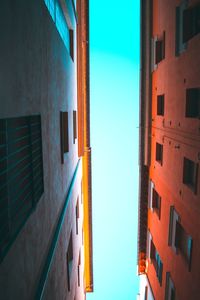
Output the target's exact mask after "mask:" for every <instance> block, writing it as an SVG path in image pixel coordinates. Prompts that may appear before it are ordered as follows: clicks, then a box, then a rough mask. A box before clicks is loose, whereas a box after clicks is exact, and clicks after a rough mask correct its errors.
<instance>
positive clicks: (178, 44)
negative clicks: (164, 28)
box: [175, 0, 188, 56]
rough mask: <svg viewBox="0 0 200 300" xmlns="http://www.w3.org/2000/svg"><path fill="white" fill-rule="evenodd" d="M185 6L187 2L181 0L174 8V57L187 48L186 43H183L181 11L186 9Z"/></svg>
mask: <svg viewBox="0 0 200 300" xmlns="http://www.w3.org/2000/svg"><path fill="white" fill-rule="evenodd" d="M187 6H188V1H187V0H182V2H181V4H180V5H179V6H178V7H176V41H175V55H176V56H179V55H180V54H181V53H182V52H183V51H184V50H185V49H186V47H187V43H186V42H184V41H183V11H184V10H185V9H186V8H187Z"/></svg>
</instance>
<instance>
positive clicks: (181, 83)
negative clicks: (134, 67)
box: [138, 0, 200, 300]
mask: <svg viewBox="0 0 200 300" xmlns="http://www.w3.org/2000/svg"><path fill="white" fill-rule="evenodd" d="M199 33H200V1H199V0H196V1H195V0H193V1H192V0H190V1H186V0H183V1H173V0H148V1H143V0H142V1H141V91H140V196H139V203H140V211H139V241H138V273H139V274H143V275H145V278H146V279H145V280H143V284H142V285H141V291H140V298H139V299H156V300H162V299H166V300H172V299H173V300H174V299H179V300H188V299H200V289H199V280H200V258H199V254H200V252H199V249H200V233H199V228H200V218H199V215H200V173H199V165H200V67H199V66H200V55H199V53H200V34H199ZM148 297H149V298H148Z"/></svg>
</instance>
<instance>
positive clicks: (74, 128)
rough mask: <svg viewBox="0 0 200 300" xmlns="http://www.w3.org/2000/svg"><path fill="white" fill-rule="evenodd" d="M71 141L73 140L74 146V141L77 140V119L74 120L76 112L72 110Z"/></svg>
mask: <svg viewBox="0 0 200 300" xmlns="http://www.w3.org/2000/svg"><path fill="white" fill-rule="evenodd" d="M73 139H74V144H75V140H76V139H77V118H76V110H73Z"/></svg>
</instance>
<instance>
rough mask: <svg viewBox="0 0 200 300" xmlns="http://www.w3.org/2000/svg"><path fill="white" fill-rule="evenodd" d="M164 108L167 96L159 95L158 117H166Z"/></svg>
mask: <svg viewBox="0 0 200 300" xmlns="http://www.w3.org/2000/svg"><path fill="white" fill-rule="evenodd" d="M164 107H165V96H164V95H158V96H157V115H158V116H164Z"/></svg>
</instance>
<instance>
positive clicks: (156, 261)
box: [150, 240, 163, 285]
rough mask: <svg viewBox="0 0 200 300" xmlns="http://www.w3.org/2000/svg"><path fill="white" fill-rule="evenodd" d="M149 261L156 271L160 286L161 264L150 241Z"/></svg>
mask: <svg viewBox="0 0 200 300" xmlns="http://www.w3.org/2000/svg"><path fill="white" fill-rule="evenodd" d="M150 259H151V262H152V263H153V265H154V268H155V271H156V276H157V277H158V281H159V283H160V285H161V284H162V272H163V263H162V261H161V259H160V256H159V254H158V251H157V250H156V247H155V245H154V243H153V241H152V240H151V245H150Z"/></svg>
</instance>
